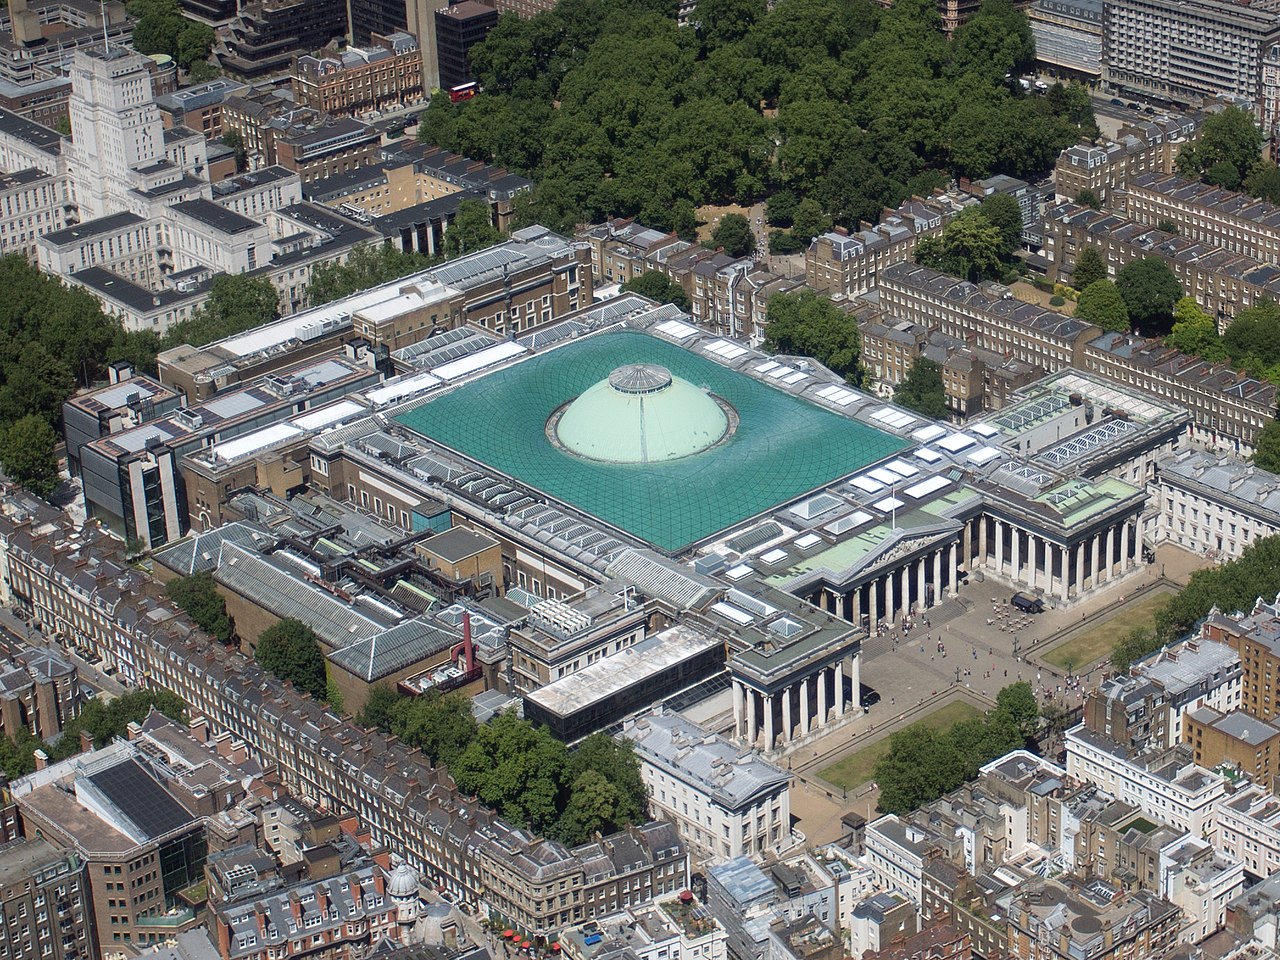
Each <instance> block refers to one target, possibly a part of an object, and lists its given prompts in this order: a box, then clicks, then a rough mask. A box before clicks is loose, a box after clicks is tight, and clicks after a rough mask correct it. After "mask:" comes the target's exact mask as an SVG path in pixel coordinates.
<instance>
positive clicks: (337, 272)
mask: <svg viewBox="0 0 1280 960" xmlns="http://www.w3.org/2000/svg"><path fill="white" fill-rule="evenodd" d="M435 262H437V261H435V260H432V259H430V258H428V257H424V256H423V255H422V254H420V253H405V252H403V251H401V250H397V249H396V248H395V247H393V246H391V244H389V243H382V244H377V245H376V246H375V245H372V244H364V243H362V244H361V245H360V246H358V247H356V248H355V249H354V250H352V251H351V254H350V255H349V256H348V257H347V259H346V261H345V262H343V263H339V262H337V261H334V262H331V263H322V264H320V265H319V266H317V267H316V268H315V269H313V270H312V271H311V283H310V284H309V285H308V287H307V299H308V300H310V302H311V305H312V306H321V305H322V304H326V303H332V302H333V301H334V300H341V299H342V298H343V297H347V296H350V295H351V294H353V293H357V292H359V291H361V290H368V289H369V288H370V287H376V286H378V285H379V284H383V283H389V282H390V281H392V280H399V279H400V278H401V277H407V276H408V275H409V274H411V273H417V272H418V271H420V270H425V269H427V268H428V267H430V266H431V265H432V264H433V263H435Z"/></svg>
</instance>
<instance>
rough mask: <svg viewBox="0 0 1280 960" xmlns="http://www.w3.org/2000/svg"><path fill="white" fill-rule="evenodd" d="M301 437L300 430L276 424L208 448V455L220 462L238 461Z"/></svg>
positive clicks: (292, 426) (288, 425) (283, 424)
mask: <svg viewBox="0 0 1280 960" xmlns="http://www.w3.org/2000/svg"><path fill="white" fill-rule="evenodd" d="M300 436H302V430H300V429H299V428H298V427H296V426H294V425H293V424H292V423H277V424H274V425H273V426H270V427H266V428H264V429H262V430H255V431H254V432H253V433H247V434H245V435H244V436H243V437H236V438H235V439H234V440H227V441H226V442H225V443H219V444H215V445H214V446H212V447H210V448H209V455H210V456H211V457H217V458H219V459H221V460H238V459H240V458H241V457H243V456H247V455H248V454H251V453H255V452H257V451H258V450H264V449H266V448H267V447H270V446H272V445H273V444H277V443H281V442H283V441H285V440H289V439H291V438H293V437H300Z"/></svg>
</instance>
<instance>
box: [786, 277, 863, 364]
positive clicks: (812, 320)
mask: <svg viewBox="0 0 1280 960" xmlns="http://www.w3.org/2000/svg"><path fill="white" fill-rule="evenodd" d="M764 348H765V349H766V350H768V351H770V352H772V353H783V354H792V355H796V356H802V357H812V358H813V359H815V360H817V361H818V362H819V363H821V364H823V365H824V366H826V367H827V368H828V369H830V370H831V371H832V372H833V373H838V374H839V375H840V376H842V377H844V378H845V379H846V380H848V381H849V382H850V383H854V384H856V383H857V382H858V381H859V379H860V377H859V369H860V368H859V365H858V362H859V359H860V358H861V356H862V337H861V336H860V335H859V333H858V324H857V322H856V321H855V320H854V319H853V317H850V316H848V315H847V314H845V313H843V312H841V310H840V308H839V307H837V306H836V305H835V304H834V303H832V302H831V301H830V300H829V299H828V298H826V297H824V296H822V295H821V294H818V293H815V292H814V291H812V290H801V291H799V292H798V293H777V294H774V295H773V296H772V297H770V298H769V305H768V309H767V314H766V327H765V340H764Z"/></svg>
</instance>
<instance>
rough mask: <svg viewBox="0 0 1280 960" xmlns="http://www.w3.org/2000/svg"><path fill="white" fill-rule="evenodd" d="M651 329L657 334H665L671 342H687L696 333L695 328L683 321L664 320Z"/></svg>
mask: <svg viewBox="0 0 1280 960" xmlns="http://www.w3.org/2000/svg"><path fill="white" fill-rule="evenodd" d="M653 329H655V330H657V331H658V332H659V333H665V334H666V335H667V336H668V337H671V338H672V339H673V340H688V339H689V338H690V337H692V336H693V335H694V334H695V333H697V332H698V328H697V327H691V326H689V324H687V323H685V322H684V321H683V320H664V321H663V322H662V323H660V324H658V325H657V326H655V327H654V328H653Z"/></svg>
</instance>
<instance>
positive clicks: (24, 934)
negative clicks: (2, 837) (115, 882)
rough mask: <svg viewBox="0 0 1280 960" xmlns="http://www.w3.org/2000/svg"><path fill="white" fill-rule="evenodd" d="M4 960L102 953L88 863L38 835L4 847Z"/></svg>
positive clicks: (0, 919)
mask: <svg viewBox="0 0 1280 960" xmlns="http://www.w3.org/2000/svg"><path fill="white" fill-rule="evenodd" d="M0 923H2V924H3V929H4V930H5V931H6V932H7V933H6V935H4V936H0V960H25V958H27V957H40V958H42V960H93V958H95V957H98V956H100V954H99V952H98V946H97V944H98V941H97V939H96V938H95V936H94V928H93V916H92V914H91V913H90V906H89V884H88V875H87V872H86V867H85V863H84V861H83V860H81V859H79V858H78V857H77V856H76V855H75V854H74V853H68V852H66V851H64V850H59V849H57V848H56V847H54V846H53V845H52V844H51V843H49V842H48V841H46V840H42V839H40V838H38V837H31V838H29V839H23V838H19V839H16V840H10V841H9V842H8V843H5V844H3V845H0Z"/></svg>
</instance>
